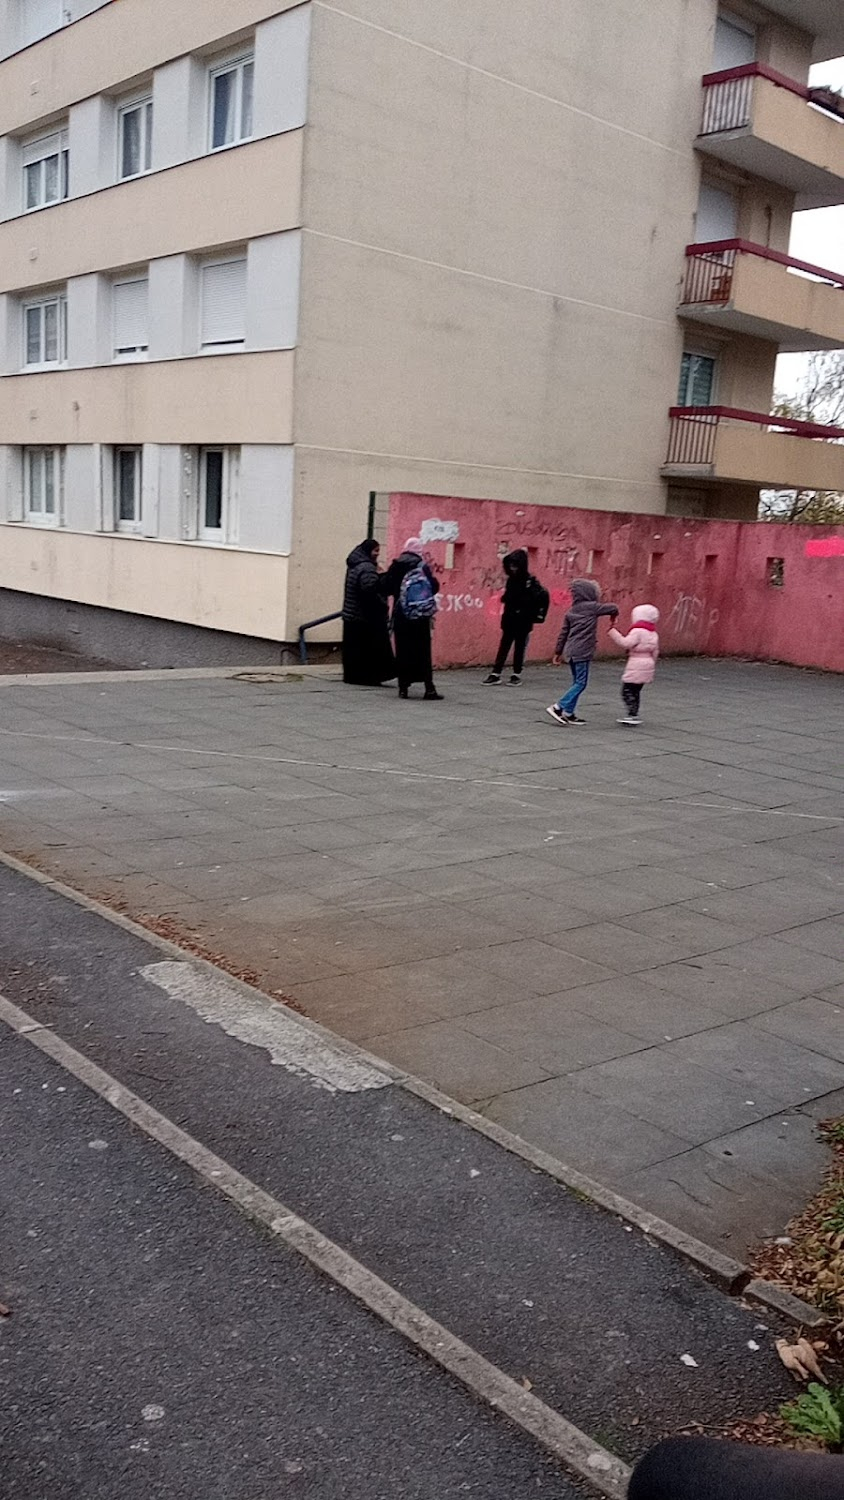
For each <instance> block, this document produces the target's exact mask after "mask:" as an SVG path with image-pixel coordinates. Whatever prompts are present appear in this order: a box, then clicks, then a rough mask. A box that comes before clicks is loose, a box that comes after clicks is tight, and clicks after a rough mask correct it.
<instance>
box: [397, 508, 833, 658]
mask: <svg viewBox="0 0 844 1500" xmlns="http://www.w3.org/2000/svg"><path fill="white" fill-rule="evenodd" d="M413 535H417V536H418V535H421V536H422V537H423V540H425V539H426V538H431V540H428V541H426V547H425V553H426V556H427V558H428V560H429V561H430V563H431V564H432V566H433V567H434V568H435V570H436V572H437V574H438V576H439V579H440V584H441V589H442V592H441V595H440V598H441V609H440V613H439V615H438V618H437V622H436V628H435V632H434V642H435V659H436V660H437V662H438V663H439V664H440V665H443V666H444V665H448V666H453V665H474V664H478V663H485V662H489V661H491V660H492V658H493V656H494V655H495V648H496V645H497V641H498V626H499V619H500V608H501V606H500V591H501V589H502V587H503V584H504V575H503V573H502V570H501V557H502V556H503V554H504V553H505V552H508V551H510V550H512V548H514V547H527V548H528V551H529V554H530V559H531V569H532V571H534V572H535V573H536V574H537V576H538V577H539V578H541V579H542V581H543V583H544V584H545V586H546V587H547V588H548V589H549V591H550V593H551V596H552V607H551V612H550V615H549V618H548V621H547V622H546V624H545V625H543V626H540V627H538V628H537V629H536V630H535V631H534V634H533V636H532V638H531V649H530V653H529V655H530V656H531V657H532V658H533V659H536V660H541V659H543V658H545V659H547V658H548V657H550V656H551V655H552V653H553V650H554V641H555V639H556V634H557V631H558V629H559V625H560V622H561V619H562V616H563V614H564V613H565V610H566V609H567V608H568V605H569V604H570V602H571V593H570V588H571V582H572V579H574V578H577V577H584V576H594V577H596V578H598V579H599V581H600V583H601V585H602V587H603V592H604V596H605V598H607V599H612V600H614V601H615V602H616V603H617V604H618V605H619V608H620V609H621V613H622V624H623V623H624V622H625V621H626V620H629V615H630V610H631V608H632V607H633V605H634V604H645V603H649V604H656V605H657V606H658V608H659V609H660V611H661V614H662V623H661V625H660V638H661V643H662V649H663V651H664V652H665V653H667V654H668V653H683V654H695V653H703V654H705V655H711V656H747V657H751V658H755V659H763V660H768V659H771V660H775V661H784V662H791V663H793V664H794V665H795V666H805V667H822V668H824V669H826V670H828V671H836V672H844V632H842V629H841V621H842V606H844V527H807V526H775V525H771V526H769V525H764V524H761V523H759V522H754V523H749V524H742V523H736V522H730V521H695V520H676V519H674V518H672V517H667V516H641V515H610V514H607V513H605V512H595V511H583V510H575V509H570V508H557V507H553V508H552V507H547V506H535V505H521V506H520V505H513V504H506V503H501V502H494V501H484V502H481V501H477V500H466V499H459V500H456V499H444V498H443V497H441V496H430V495H427V496H426V495H393V496H391V497H390V504H389V522H388V529H387V535H386V537H385V538H383V540H384V541H386V544H387V545H386V551H387V553H388V554H389V556H391V557H392V556H393V555H395V553H396V552H398V551H399V550H400V549H401V547H402V545H403V543H404V541H405V539H406V538H407V537H408V536H413ZM435 538H439V539H438V540H437V539H435ZM774 558H778V559H782V561H783V566H784V572H783V584H782V587H777V586H775V585H774V584H773V583H772V582H771V581H770V580H771V572H772V569H771V560H772V559H774ZM602 636H603V628H602ZM603 639H604V642H605V645H606V648H607V649H606V650H605V652H604V654H609V655H612V654H616V655H618V654H619V653H617V652H615V648H613V647H612V646H611V644H610V643H606V641H605V637H603Z"/></svg>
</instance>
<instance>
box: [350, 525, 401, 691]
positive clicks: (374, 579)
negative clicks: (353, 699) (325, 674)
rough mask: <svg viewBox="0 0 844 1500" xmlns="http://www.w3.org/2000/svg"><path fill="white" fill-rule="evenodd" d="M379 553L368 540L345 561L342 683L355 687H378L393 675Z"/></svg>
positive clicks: (394, 664)
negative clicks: (379, 569)
mask: <svg viewBox="0 0 844 1500" xmlns="http://www.w3.org/2000/svg"><path fill="white" fill-rule="evenodd" d="M380 550H381V549H380V547H379V545H378V543H377V542H376V541H375V540H374V539H373V538H370V539H369V540H368V541H365V542H361V544H360V546H359V547H355V549H354V551H353V552H350V553H349V556H348V557H347V558H346V588H345V592H344V595H343V681H344V682H350V683H355V684H356V685H357V686H358V687H378V686H380V684H381V683H382V682H389V681H390V680H391V678H393V677H395V675H396V663H395V658H394V656H393V648H392V646H391V645H390V630H389V609H388V605H387V600H386V597H385V594H384V588H383V584H384V579H383V578H382V576H381V574H380V573H379V571H378V555H379V553H380Z"/></svg>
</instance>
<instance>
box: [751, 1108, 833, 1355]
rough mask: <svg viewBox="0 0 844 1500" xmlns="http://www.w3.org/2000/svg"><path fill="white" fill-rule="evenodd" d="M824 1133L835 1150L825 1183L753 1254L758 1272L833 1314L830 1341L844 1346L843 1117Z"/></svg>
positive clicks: (822, 1129) (825, 1127) (829, 1123)
mask: <svg viewBox="0 0 844 1500" xmlns="http://www.w3.org/2000/svg"><path fill="white" fill-rule="evenodd" d="M820 1133H821V1135H822V1137H823V1138H824V1139H825V1140H826V1142H827V1143H828V1145H829V1146H830V1147H831V1149H832V1151H833V1160H832V1163H831V1165H830V1167H829V1169H828V1171H827V1173H826V1175H825V1178H824V1183H823V1186H822V1188H821V1190H820V1192H819V1193H818V1195H817V1196H816V1197H815V1198H813V1199H812V1201H811V1203H809V1205H808V1206H807V1208H806V1209H805V1210H804V1211H803V1213H802V1214H800V1215H799V1216H798V1217H797V1218H796V1219H794V1220H792V1222H791V1223H790V1224H789V1226H788V1230H787V1233H786V1234H785V1235H783V1236H780V1237H779V1238H778V1239H776V1240H774V1241H771V1242H769V1243H768V1244H766V1245H763V1246H762V1248H761V1249H760V1250H759V1251H758V1252H757V1254H756V1255H755V1256H754V1258H753V1269H754V1271H755V1273H756V1275H757V1276H760V1277H762V1278H764V1279H765V1280H767V1281H772V1282H775V1283H776V1284H777V1285H779V1286H782V1287H785V1288H786V1290H787V1291H789V1292H793V1293H794V1295H795V1296H797V1297H802V1298H803V1299H804V1301H806V1302H810V1303H812V1305H813V1306H815V1307H817V1308H819V1309H820V1311H821V1312H822V1313H824V1314H825V1316H826V1317H827V1318H828V1319H829V1322H830V1325H831V1329H830V1334H829V1337H830V1342H831V1344H832V1345H833V1347H835V1345H836V1344H837V1345H838V1347H839V1350H841V1349H844V1120H828V1121H827V1122H826V1123H825V1124H823V1125H822V1126H821V1127H820Z"/></svg>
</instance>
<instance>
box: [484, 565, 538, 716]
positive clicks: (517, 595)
mask: <svg viewBox="0 0 844 1500" xmlns="http://www.w3.org/2000/svg"><path fill="white" fill-rule="evenodd" d="M529 561H530V559H529V557H528V552H527V548H526V547H517V548H516V550H515V552H508V553H507V556H506V557H505V558H504V561H503V563H502V567H503V568H504V572H505V573H506V575H507V583H506V585H505V587H504V594H503V596H502V598H503V604H504V609H503V612H502V615H501V644H500V646H499V647H498V655H497V656H496V658H495V666H494V667H493V669H492V671H491V672H490V674H489V676H488V677H485V678H484V683H485V684H486V685H487V686H489V687H497V686H498V684H499V683H500V682H501V673H502V672H503V671H504V663H505V662H506V660H507V657H508V656H509V654H510V651H511V650H512V652H513V674H512V676H511V678H510V682H511V683H512V685H513V687H518V686H519V683H520V682H521V680H522V668H523V666H524V664H525V651H526V650H527V643H528V639H529V637H530V633H531V631H532V630H533V627H534V625H541V624H542V622H543V621H544V620H545V618H546V617H547V614H548V607H549V605H550V603H551V600H550V598H549V595H548V590H547V589H544V588H543V587H542V584H541V583H540V582H539V579H538V578H534V576H533V574H532V573H531V572H530V571H529V568H528V563H529Z"/></svg>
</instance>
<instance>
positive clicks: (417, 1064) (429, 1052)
mask: <svg viewBox="0 0 844 1500" xmlns="http://www.w3.org/2000/svg"><path fill="white" fill-rule="evenodd" d="M367 1042H368V1045H369V1048H370V1050H371V1051H373V1052H375V1053H377V1055H378V1056H379V1057H386V1058H387V1060H388V1061H389V1062H391V1063H394V1064H395V1066H396V1067H398V1068H404V1069H406V1070H407V1072H409V1073H416V1074H417V1075H421V1076H422V1077H424V1078H429V1079H430V1080H431V1082H432V1083H433V1084H435V1085H436V1087H437V1088H439V1089H442V1091H443V1093H445V1094H449V1095H450V1096H451V1098H453V1099H459V1100H460V1101H461V1103H463V1104H474V1103H475V1102H476V1101H477V1100H481V1099H492V1098H495V1097H496V1096H497V1095H498V1094H508V1093H510V1092H511V1091H512V1090H513V1089H521V1088H524V1087H525V1086H526V1085H527V1084H530V1083H538V1082H539V1081H540V1080H541V1079H545V1078H549V1077H550V1070H549V1069H548V1068H546V1067H542V1066H540V1064H539V1063H537V1062H536V1061H533V1060H528V1059H525V1058H519V1057H516V1056H515V1055H514V1054H513V1053H512V1052H510V1051H506V1050H505V1049H504V1048H503V1047H496V1046H493V1045H492V1044H491V1043H490V1042H487V1041H484V1040H482V1039H481V1038H480V1037H477V1036H470V1035H469V1033H468V1032H466V1031H464V1030H463V1028H462V1027H461V1026H460V1025H459V1024H458V1022H456V1021H435V1022H433V1023H432V1024H431V1025H428V1026H414V1027H412V1028H411V1029H409V1030H407V1031H391V1032H389V1033H387V1034H382V1035H380V1036H379V1035H378V1034H377V1033H374V1032H372V1033H370V1035H369V1036H368V1037H367Z"/></svg>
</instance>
